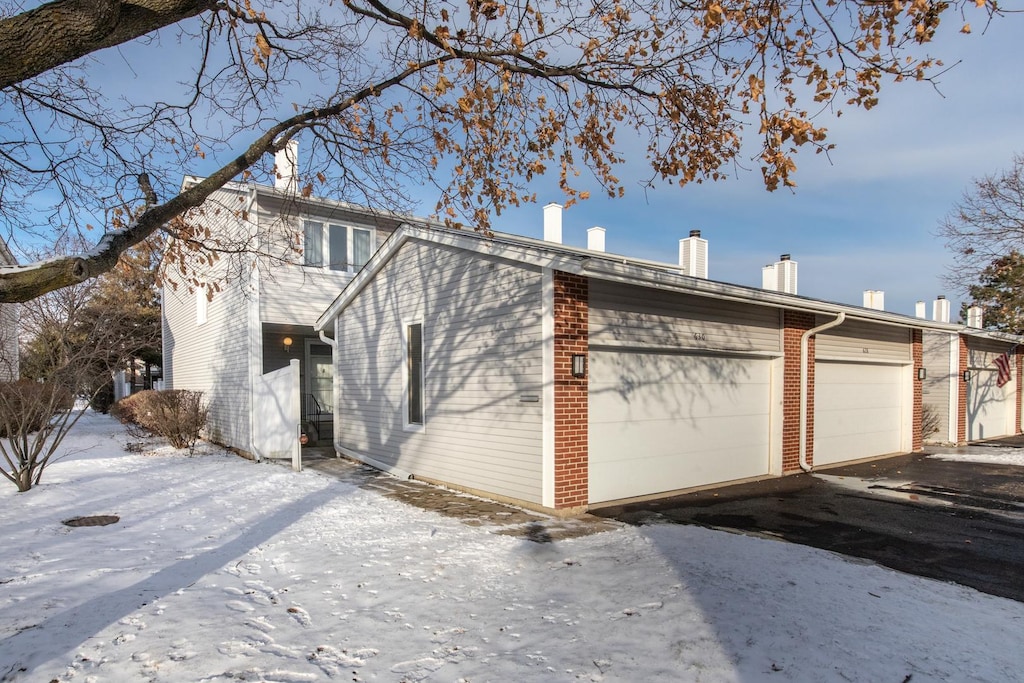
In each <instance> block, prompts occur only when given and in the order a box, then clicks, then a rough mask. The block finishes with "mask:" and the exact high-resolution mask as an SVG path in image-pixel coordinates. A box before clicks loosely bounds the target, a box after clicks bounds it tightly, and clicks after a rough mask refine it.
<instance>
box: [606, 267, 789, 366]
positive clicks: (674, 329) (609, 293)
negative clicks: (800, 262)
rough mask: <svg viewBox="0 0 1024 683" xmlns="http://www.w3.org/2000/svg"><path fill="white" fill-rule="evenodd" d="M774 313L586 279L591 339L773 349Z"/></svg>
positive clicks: (777, 346) (776, 335)
mask: <svg viewBox="0 0 1024 683" xmlns="http://www.w3.org/2000/svg"><path fill="white" fill-rule="evenodd" d="M779 329H780V328H779V312H778V310H777V309H774V308H768V307H765V306H754V305H750V304H743V303H736V302H731V301H723V300H720V299H713V298H710V297H697V296H686V295H681V294H677V293H673V292H665V291H661V290H657V289H649V288H645V287H636V286H632V285H623V284H618V283H613V282H606V281H603V280H594V279H591V280H590V344H591V345H593V346H620V347H633V348H653V349H669V348H673V349H674V348H685V349H707V350H728V351H756V352H770V353H778V352H780V351H781V348H782V337H781V333H780V331H779Z"/></svg>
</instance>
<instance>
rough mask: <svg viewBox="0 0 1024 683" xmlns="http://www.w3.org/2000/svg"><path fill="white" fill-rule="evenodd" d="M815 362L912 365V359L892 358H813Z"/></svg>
mask: <svg viewBox="0 0 1024 683" xmlns="http://www.w3.org/2000/svg"><path fill="white" fill-rule="evenodd" d="M814 360H815V361H824V362H826V363H851V364H856V365H913V364H914V361H913V359H907V360H895V359H892V358H871V357H868V358H862V357H860V356H856V357H854V356H817V355H816V356H815V357H814Z"/></svg>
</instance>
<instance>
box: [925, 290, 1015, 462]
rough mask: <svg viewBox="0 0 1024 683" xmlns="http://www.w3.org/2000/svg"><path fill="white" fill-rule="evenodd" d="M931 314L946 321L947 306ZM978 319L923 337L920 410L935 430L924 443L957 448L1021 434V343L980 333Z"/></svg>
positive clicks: (940, 303)
mask: <svg viewBox="0 0 1024 683" xmlns="http://www.w3.org/2000/svg"><path fill="white" fill-rule="evenodd" d="M933 310H934V313H933V318H934V319H935V320H939V321H943V320H945V321H948V320H949V302H948V301H946V300H944V299H942V298H941V297H940V298H939V299H937V300H936V301H935V304H934V307H933ZM921 313H922V315H923V311H922V312H921ZM980 316H981V311H980V309H974V308H972V309H971V318H970V319H969V323H970V324H969V325H968V326H964V327H961V326H958V330H957V331H956V332H938V331H927V332H925V336H924V365H925V368H926V369H927V373H928V378H927V379H926V381H925V384H924V406H925V407H924V410H925V412H926V413H927V414H928V415H929V416H930V417H931V419H932V422H933V423H934V426H935V429H936V431H935V432H933V433H931V434H925V440H926V441H930V442H935V443H954V444H956V443H964V442H966V441H979V440H986V439H995V438H999V437H1002V436H1010V435H1014V434H1019V433H1020V432H1021V412H1022V409H1024V400H1022V398H1024V395H1022V394H1024V383H1022V382H1021V381H1020V377H1021V371H1022V370H1024V346H1021V344H1022V343H1024V339H1022V338H1021V337H1018V336H1014V335H1009V334H1003V333H1000V332H991V331H986V330H983V329H981V319H980ZM1000 365H1002V368H1000Z"/></svg>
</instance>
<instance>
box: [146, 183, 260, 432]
mask: <svg viewBox="0 0 1024 683" xmlns="http://www.w3.org/2000/svg"><path fill="white" fill-rule="evenodd" d="M228 194H230V193H225V192H221V193H217V194H216V195H215V196H214V198H213V200H212V201H213V202H214V203H218V202H219V203H221V204H231V198H230V197H222V196H220V195H228ZM199 220H202V221H203V222H204V223H205V224H206V225H207V226H208V227H210V228H211V229H212V230H213V231H214V233H215V234H219V235H230V234H242V233H244V232H245V231H246V230H248V229H250V227H251V226H250V225H249V224H243V223H241V222H240V221H238V220H237V219H235V218H234V217H233V214H232V213H231V212H228V211H219V212H214V211H207V212H205V213H204V214H201V215H200V218H199ZM196 265H197V264H193V270H192V271H191V272H190V273H189V276H190V277H196V276H197V273H201V275H199V277H201V278H202V279H203V280H205V281H207V282H219V283H220V287H221V291H220V292H218V293H216V294H215V296H214V297H213V300H212V301H210V302H209V303H208V305H207V321H206V323H204V324H202V325H198V324H196V294H195V293H190V292H189V291H188V284H187V282H186V281H185V277H184V276H183V275H182V274H181V273H179V272H177V271H176V270H175V271H172V272H169V273H168V274H167V277H166V278H165V283H164V288H163V314H164V325H163V329H164V340H163V343H164V364H165V365H164V367H165V375H164V376H165V386H166V387H167V388H168V389H192V390H195V391H202V392H203V393H204V394H205V397H206V400H207V401H208V403H209V406H210V419H209V425H208V427H207V435H208V437H209V438H210V439H211V440H213V441H216V442H218V443H222V444H225V445H227V446H231V447H233V448H238V449H241V450H243V451H249V449H250V448H251V440H250V433H249V425H250V422H249V402H250V394H251V391H250V377H249V334H248V329H249V328H248V318H249V310H250V306H249V303H250V301H251V295H250V294H249V293H248V292H247V290H248V282H247V281H244V280H242V279H241V276H240V275H239V274H238V273H236V272H235V270H234V268H235V266H236V265H237V264H233V263H231V262H230V261H227V260H224V261H217V262H216V263H215V264H214V265H213V266H212V267H207V268H206V269H205V270H201V271H197V270H194V269H195V268H196ZM175 284H177V288H175V287H174V285H175Z"/></svg>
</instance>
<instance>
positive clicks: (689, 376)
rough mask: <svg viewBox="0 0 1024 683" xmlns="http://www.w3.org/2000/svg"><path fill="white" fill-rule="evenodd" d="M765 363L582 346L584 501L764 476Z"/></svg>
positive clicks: (766, 430) (768, 400) (767, 378)
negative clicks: (585, 352)
mask: <svg viewBox="0 0 1024 683" xmlns="http://www.w3.org/2000/svg"><path fill="white" fill-rule="evenodd" d="M771 367H772V366H771V361H770V360H768V359H760V358H734V357H727V356H701V355H688V354H669V353H657V352H630V351H624V350H619V349H614V350H607V349H606V350H602V351H595V350H591V353H590V382H589V393H590V400H589V410H588V412H589V451H590V460H589V502H590V503H599V502H606V501H611V500H618V499H622V498H630V497H635V496H643V495H649V494H656V493H664V492H667V491H673V490H677V489H683V488H689V487H693V486H703V485H708V484H718V483H722V482H727V481H733V480H737V479H744V478H748V477H754V476H759V475H766V474H768V471H769V457H770V439H771V434H770V411H771Z"/></svg>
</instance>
